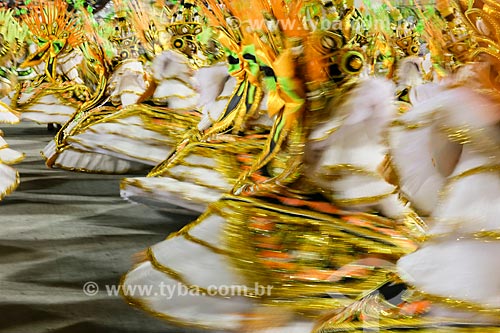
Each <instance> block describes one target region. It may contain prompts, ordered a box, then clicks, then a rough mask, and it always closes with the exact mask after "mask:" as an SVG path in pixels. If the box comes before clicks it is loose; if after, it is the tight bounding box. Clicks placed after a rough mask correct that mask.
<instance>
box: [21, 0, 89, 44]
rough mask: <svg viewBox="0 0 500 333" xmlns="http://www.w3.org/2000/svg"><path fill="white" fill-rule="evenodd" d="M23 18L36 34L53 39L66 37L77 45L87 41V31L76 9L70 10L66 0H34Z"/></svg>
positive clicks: (69, 41) (69, 42) (68, 42)
mask: <svg viewBox="0 0 500 333" xmlns="http://www.w3.org/2000/svg"><path fill="white" fill-rule="evenodd" d="M27 10H28V12H27V14H25V15H24V16H23V20H24V22H25V23H26V25H27V26H28V28H29V29H30V31H31V32H32V34H33V35H34V36H37V37H40V38H44V39H48V40H52V39H65V40H66V42H67V45H69V46H71V47H76V46H78V45H80V44H81V43H83V42H84V41H85V32H84V30H83V29H82V25H81V22H80V20H79V18H78V16H77V15H75V14H74V11H68V4H67V2H66V1H65V0H53V1H39V0H34V1H32V2H31V3H30V4H29V5H28V6H27Z"/></svg>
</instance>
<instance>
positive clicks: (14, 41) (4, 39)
mask: <svg viewBox="0 0 500 333" xmlns="http://www.w3.org/2000/svg"><path fill="white" fill-rule="evenodd" d="M28 33H29V31H28V28H27V27H26V25H24V24H20V23H19V22H18V21H17V20H16V19H15V17H14V14H13V12H12V10H11V9H7V8H4V7H0V59H5V57H6V56H9V55H10V56H13V55H15V54H16V53H17V50H18V49H19V48H20V47H21V46H22V44H23V43H24V41H25V39H26V38H27V36H28ZM0 65H1V61H0Z"/></svg>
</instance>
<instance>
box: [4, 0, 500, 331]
mask: <svg viewBox="0 0 500 333" xmlns="http://www.w3.org/2000/svg"><path fill="white" fill-rule="evenodd" d="M103 12H105V14H102V13H103ZM499 27H500V4H499V3H498V2H497V1H495V0H470V1H469V0H437V1H436V3H435V4H433V5H432V6H427V5H424V4H420V3H416V4H412V5H398V4H396V3H395V2H391V1H386V2H369V1H365V3H362V4H361V3H352V1H348V0H299V1H291V0H254V1H252V2H251V4H250V3H249V2H248V1H243V0H231V1H229V0H199V1H196V0H183V1H177V2H174V1H171V2H164V1H151V2H147V1H139V0H129V1H126V0H115V1H113V6H108V7H107V10H103V11H100V12H94V11H93V10H92V7H91V6H87V5H86V4H85V3H84V2H83V1H68V2H66V1H65V0H32V1H25V4H24V5H22V6H18V7H15V8H8V6H7V5H4V6H3V7H0V66H1V67H0V85H1V86H0V87H1V89H0V97H1V101H0V122H4V123H18V122H20V121H30V122H36V123H40V124H47V126H48V128H49V129H51V130H53V131H56V133H57V134H55V137H54V139H53V140H51V141H50V142H48V143H40V149H41V150H42V157H43V158H44V159H45V163H46V165H47V167H49V168H61V169H65V170H70V171H74V172H91V173H106V174H129V175H130V174H135V175H143V176H140V177H137V176H136V177H129V178H125V179H123V181H122V183H121V188H120V193H121V196H122V197H123V198H124V199H126V200H128V201H130V202H133V203H137V204H143V205H147V206H149V207H150V209H151V210H159V211H164V212H166V213H168V212H172V210H173V209H174V207H182V208H183V209H186V210H190V211H193V212H194V213H197V214H198V215H199V217H198V218H197V219H196V220H195V221H193V222H192V223H189V224H188V225H186V226H185V227H183V228H182V229H181V230H179V231H178V232H176V233H174V234H171V235H169V236H168V238H167V239H166V240H164V241H162V242H160V243H158V244H155V245H152V246H151V247H149V248H148V249H146V250H145V251H144V252H143V253H141V254H140V255H138V256H137V258H138V259H137V264H136V265H135V266H134V267H133V268H131V270H130V271H129V272H128V273H126V274H125V275H124V276H123V277H122V279H121V282H120V283H121V286H122V287H123V289H122V292H123V290H131V289H130V288H129V287H132V286H136V285H150V286H153V291H157V292H153V293H151V294H150V295H138V294H131V293H126V292H123V296H124V299H125V300H126V301H127V302H128V303H130V304H131V305H133V306H136V307H139V308H141V309H143V310H144V311H147V312H149V313H151V314H153V315H155V316H157V317H159V318H161V319H164V320H167V321H169V322H172V323H174V324H178V325H186V326H193V327H201V328H205V329H208V330H216V331H234V332H287V333H291V332H301V333H302V332H303V333H309V332H312V333H329V332H362V331H364V330H366V329H377V330H380V331H388V332H389V331H390V332H410V331H411V332H462V331H463V332H465V331H467V332H498V330H499V325H500V266H499V265H498V257H497V255H499V256H500V242H499V239H500V219H499V218H498V216H500V177H499V173H500V127H499V121H500V28H499ZM7 139H8V138H7ZM44 145H46V146H45V147H44ZM23 157H24V155H23V154H22V153H18V152H16V151H14V150H12V149H10V148H9V146H8V145H7V143H6V142H5V140H4V139H3V138H1V137H0V194H1V196H2V197H3V196H5V195H7V194H9V193H10V192H11V191H13V190H14V189H15V188H16V186H17V185H18V183H19V174H18V172H17V171H16V169H15V168H14V167H13V166H11V165H12V164H15V163H18V162H19V161H21V160H22V159H23ZM117 191H118V189H117ZM165 286H167V288H169V287H172V288H175V287H176V286H183V287H185V288H186V289H187V290H190V291H193V292H190V293H187V294H179V295H170V296H171V297H168V298H166V297H164V295H163V294H162V290H165ZM214 286H215V287H220V289H217V288H215V290H218V292H213V287H214ZM224 286H226V287H227V286H233V287H234V286H238V287H241V286H244V287H245V288H247V289H245V290H246V291H248V290H254V292H246V293H244V294H241V293H239V294H238V293H233V294H231V295H228V294H227V293H225V294H224V293H223V292H222V291H223V290H224V289H223V287H224ZM257 286H258V288H257ZM262 286H264V287H267V288H268V289H267V290H268V291H269V292H267V293H260V292H258V291H260V287H262ZM211 288H212V289H211ZM252 288H253V289H252ZM194 291H196V292H194ZM151 320H153V319H151Z"/></svg>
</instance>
